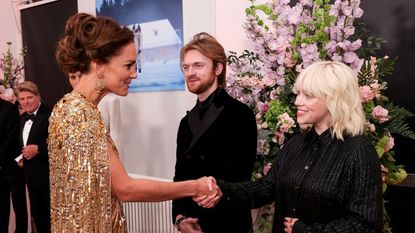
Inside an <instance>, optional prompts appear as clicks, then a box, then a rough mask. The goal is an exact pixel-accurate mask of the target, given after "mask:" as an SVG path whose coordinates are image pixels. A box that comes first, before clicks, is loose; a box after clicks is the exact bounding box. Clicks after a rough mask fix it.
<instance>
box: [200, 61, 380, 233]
mask: <svg viewBox="0 0 415 233" xmlns="http://www.w3.org/2000/svg"><path fill="white" fill-rule="evenodd" d="M293 91H294V93H295V94H296V95H297V97H296V100H295V106H296V107H297V122H298V124H300V125H304V124H310V125H312V127H311V129H310V130H308V131H305V132H303V133H301V134H299V135H297V136H294V137H293V138H292V139H291V140H289V141H288V142H287V144H286V145H285V146H284V147H283V148H282V150H281V152H280V153H279V154H278V155H277V156H276V159H275V161H274V163H273V165H272V168H271V170H270V171H269V172H268V173H267V175H266V176H265V177H263V178H262V179H260V180H258V181H256V182H246V183H234V184H232V183H226V182H223V181H219V183H220V186H221V189H222V192H223V196H224V198H222V200H221V201H220V202H219V205H221V204H226V203H228V204H229V203H231V202H234V203H238V204H242V203H243V204H246V205H250V206H251V208H258V207H260V206H263V205H265V204H268V203H272V202H275V215H274V222H273V230H272V232H274V233H276V232H288V233H291V232H292V233H297V232H362V233H363V232H364V233H371V232H381V231H382V226H383V222H382V213H383V209H382V181H381V170H380V161H379V158H378V156H377V154H376V151H375V148H374V146H373V145H372V143H371V142H370V140H369V139H368V138H367V137H366V136H365V135H364V134H363V133H364V126H365V116H364V112H363V108H362V104H361V101H360V91H359V86H358V83H357V78H356V76H355V75H354V74H353V72H352V70H351V69H350V68H349V67H348V66H346V65H345V64H343V63H340V62H331V61H325V62H317V63H315V64H312V65H310V66H309V67H307V68H306V69H305V70H303V71H302V72H301V73H300V75H299V77H298V78H297V80H296V82H295V84H294V88H293ZM208 202H209V198H207V199H205V200H203V201H200V203H199V204H201V205H206V204H207V203H208Z"/></svg>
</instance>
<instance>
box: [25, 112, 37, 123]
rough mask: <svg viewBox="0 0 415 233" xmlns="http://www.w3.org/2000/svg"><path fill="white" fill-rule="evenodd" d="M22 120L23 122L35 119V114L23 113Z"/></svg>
mask: <svg viewBox="0 0 415 233" xmlns="http://www.w3.org/2000/svg"><path fill="white" fill-rule="evenodd" d="M23 120H24V122H26V121H28V120H32V121H34V120H35V114H31V113H25V114H24V116H23Z"/></svg>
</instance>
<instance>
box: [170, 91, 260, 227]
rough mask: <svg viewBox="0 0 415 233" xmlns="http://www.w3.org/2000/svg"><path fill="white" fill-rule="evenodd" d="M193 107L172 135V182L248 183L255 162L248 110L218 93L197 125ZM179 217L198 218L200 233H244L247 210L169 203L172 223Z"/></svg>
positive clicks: (187, 201) (188, 202)
mask: <svg viewBox="0 0 415 233" xmlns="http://www.w3.org/2000/svg"><path fill="white" fill-rule="evenodd" d="M197 111H198V109H197V107H196V106H195V108H193V109H192V110H191V111H190V112H188V113H187V115H186V116H185V117H184V118H183V119H182V120H181V122H180V126H179V130H178V135H177V154H176V156H177V158H176V159H177V160H176V170H175V176H174V181H182V180H188V179H197V178H200V177H202V176H214V177H215V178H217V179H223V180H226V181H230V182H239V181H248V180H250V178H251V175H252V172H253V164H254V161H255V157H256V147H257V130H256V121H255V116H254V114H253V112H252V110H251V109H250V108H249V107H248V106H246V105H244V104H243V103H241V102H239V101H237V100H235V99H234V98H232V97H230V96H229V95H228V94H227V93H226V91H225V90H219V92H218V93H217V94H216V95H215V96H214V100H213V103H212V104H211V105H210V107H209V108H208V110H207V111H206V113H205V115H204V118H203V122H198V117H199V115H198V112H197ZM178 214H183V215H185V216H188V217H197V218H199V224H200V226H201V227H202V229H203V231H204V232H205V233H209V232H215V233H218V232H248V231H249V229H250V228H251V225H252V224H251V212H250V207H249V206H243V205H241V206H239V208H228V207H227V206H226V205H222V206H220V207H219V208H218V207H217V208H214V209H203V208H201V207H199V206H198V205H197V204H196V203H195V202H193V200H192V199H191V198H183V199H179V200H175V201H173V219H175V218H176V216H177V215H178Z"/></svg>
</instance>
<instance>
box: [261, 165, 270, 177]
mask: <svg viewBox="0 0 415 233" xmlns="http://www.w3.org/2000/svg"><path fill="white" fill-rule="evenodd" d="M271 165H272V164H271V163H267V164H265V165H264V167H263V168H262V172H263V173H264V175H266V174H267V173H268V171H269V169H271Z"/></svg>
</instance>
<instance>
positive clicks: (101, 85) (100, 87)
mask: <svg viewBox="0 0 415 233" xmlns="http://www.w3.org/2000/svg"><path fill="white" fill-rule="evenodd" d="M103 76H104V75H102V73H101V72H99V73H98V79H97V80H95V85H94V89H95V91H96V92H97V93H101V92H102V90H104V88H105V83H104V81H102V78H103Z"/></svg>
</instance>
